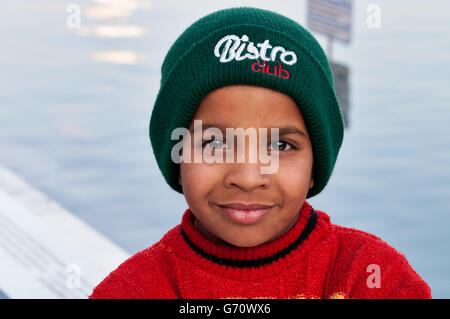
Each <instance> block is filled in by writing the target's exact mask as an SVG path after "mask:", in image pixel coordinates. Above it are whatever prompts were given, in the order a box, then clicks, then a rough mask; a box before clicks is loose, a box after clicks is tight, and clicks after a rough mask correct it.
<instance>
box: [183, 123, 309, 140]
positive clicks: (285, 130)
mask: <svg viewBox="0 0 450 319" xmlns="http://www.w3.org/2000/svg"><path fill="white" fill-rule="evenodd" d="M201 127H202V130H206V129H208V128H212V127H214V128H218V129H220V130H221V131H222V132H226V130H225V129H226V128H225V127H223V126H222V125H218V124H202V125H201ZM278 129H279V130H278V135H279V136H282V135H287V134H298V135H300V136H302V137H305V138H307V137H308V136H307V135H306V134H305V132H303V131H302V130H301V129H299V128H298V127H295V126H287V127H279V128H278ZM189 131H190V132H191V133H193V132H194V127H193V128H191V129H190V130H189ZM269 131H270V130H268V132H269Z"/></svg>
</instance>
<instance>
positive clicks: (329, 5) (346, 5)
mask: <svg viewBox="0 0 450 319" xmlns="http://www.w3.org/2000/svg"><path fill="white" fill-rule="evenodd" d="M351 20H352V0H308V28H309V29H310V30H312V31H317V32H320V33H323V34H326V35H328V36H330V37H332V38H335V39H339V40H341V41H344V42H346V43H350V38H351V25H352V23H351Z"/></svg>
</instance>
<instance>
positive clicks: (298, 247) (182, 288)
mask: <svg viewBox="0 0 450 319" xmlns="http://www.w3.org/2000/svg"><path fill="white" fill-rule="evenodd" d="M90 298H283V299H287V298H431V290H430V288H429V287H428V285H427V283H426V282H425V281H424V280H422V278H421V277H420V276H419V275H418V274H417V273H416V272H415V271H414V270H413V269H412V268H411V266H410V265H409V263H408V261H407V260H406V258H405V257H404V256H403V255H402V254H401V253H399V252H398V251H396V250H395V249H394V248H392V247H391V246H389V245H388V244H386V243H385V242H384V241H382V240H381V239H380V238H378V237H376V236H374V235H371V234H368V233H365V232H362V231H359V230H355V229H351V228H346V227H341V226H338V225H334V224H332V223H331V222H330V218H329V217H328V215H327V214H325V213H324V212H322V211H319V210H314V209H313V208H312V207H311V206H310V205H309V203H307V202H306V201H305V203H304V204H303V207H302V208H301V211H300V215H299V218H298V220H297V223H296V224H295V225H294V226H293V227H292V228H291V229H290V230H289V231H288V232H286V233H285V234H284V235H282V236H280V237H279V238H277V239H275V240H273V241H271V242H268V243H265V244H263V245H260V246H257V247H252V248H240V247H234V246H226V245H223V244H218V243H215V242H212V241H211V240H209V239H207V238H206V237H205V236H203V235H202V234H201V233H200V232H199V231H198V230H197V229H196V228H195V226H194V216H193V214H192V212H191V211H190V209H187V210H186V211H185V213H184V215H183V218H182V222H181V224H180V225H178V226H176V227H174V228H173V229H171V230H170V231H169V232H168V233H167V234H166V235H164V237H163V238H162V239H161V240H160V241H159V242H157V243H156V244H154V245H153V246H151V247H149V248H147V249H145V250H143V251H141V252H139V253H137V254H135V255H134V256H132V257H130V258H129V259H128V260H126V261H125V262H124V263H122V264H121V265H120V266H119V267H118V268H117V269H116V270H114V271H113V272H112V273H111V274H109V276H107V277H106V278H105V279H104V280H103V281H102V282H101V283H100V284H99V285H98V286H97V287H96V288H95V289H94V291H93V293H92V295H91V296H90Z"/></svg>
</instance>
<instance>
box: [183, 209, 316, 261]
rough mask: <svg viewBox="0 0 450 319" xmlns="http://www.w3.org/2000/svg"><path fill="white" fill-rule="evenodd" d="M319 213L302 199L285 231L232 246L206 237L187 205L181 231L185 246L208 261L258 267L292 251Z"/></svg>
mask: <svg viewBox="0 0 450 319" xmlns="http://www.w3.org/2000/svg"><path fill="white" fill-rule="evenodd" d="M317 220H318V215H317V213H316V212H315V211H314V209H313V208H312V207H311V205H310V204H309V203H308V202H306V201H305V202H304V204H303V206H302V208H301V209H300V214H299V217H298V219H297V222H296V224H295V225H294V226H293V227H292V228H291V229H290V230H289V231H287V232H286V233H285V234H283V235H282V236H280V237H278V238H277V239H275V240H273V241H270V242H268V243H265V244H262V245H259V246H257V247H244V248H242V247H235V246H231V245H224V244H219V243H215V242H213V241H211V240H210V239H208V238H206V237H205V236H204V235H203V234H202V233H200V232H199V231H198V230H197V228H196V227H195V226H194V215H193V213H192V211H191V210H190V209H187V210H186V211H185V213H184V215H183V219H182V223H181V227H180V233H181V235H182V237H183V239H184V241H185V242H186V243H187V244H188V246H189V247H190V248H191V249H192V250H193V251H194V252H195V253H196V254H197V255H199V256H201V258H203V259H206V260H208V261H209V262H211V263H213V264H216V265H220V266H224V267H233V268H259V267H262V266H266V265H270V264H273V263H275V262H276V261H278V260H280V259H282V258H283V257H286V256H288V255H290V254H292V252H293V251H295V250H296V249H297V248H298V247H299V246H301V245H302V244H303V242H304V241H306V240H307V239H308V238H309V237H310V235H311V232H313V230H314V229H315V228H316V225H317Z"/></svg>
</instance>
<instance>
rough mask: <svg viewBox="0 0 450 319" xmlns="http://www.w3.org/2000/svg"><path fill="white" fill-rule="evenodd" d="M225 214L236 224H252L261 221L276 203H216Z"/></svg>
mask: <svg viewBox="0 0 450 319" xmlns="http://www.w3.org/2000/svg"><path fill="white" fill-rule="evenodd" d="M217 206H218V207H219V208H220V209H221V211H222V212H223V213H225V216H226V217H228V218H229V219H230V220H231V221H233V222H235V223H238V224H245V225H252V224H256V223H258V222H259V221H261V220H262V219H263V218H264V217H265V216H266V215H267V214H268V213H269V212H270V211H271V209H272V208H273V207H275V206H276V205H267V204H258V203H256V204H255V203H253V204H246V203H229V204H217Z"/></svg>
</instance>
